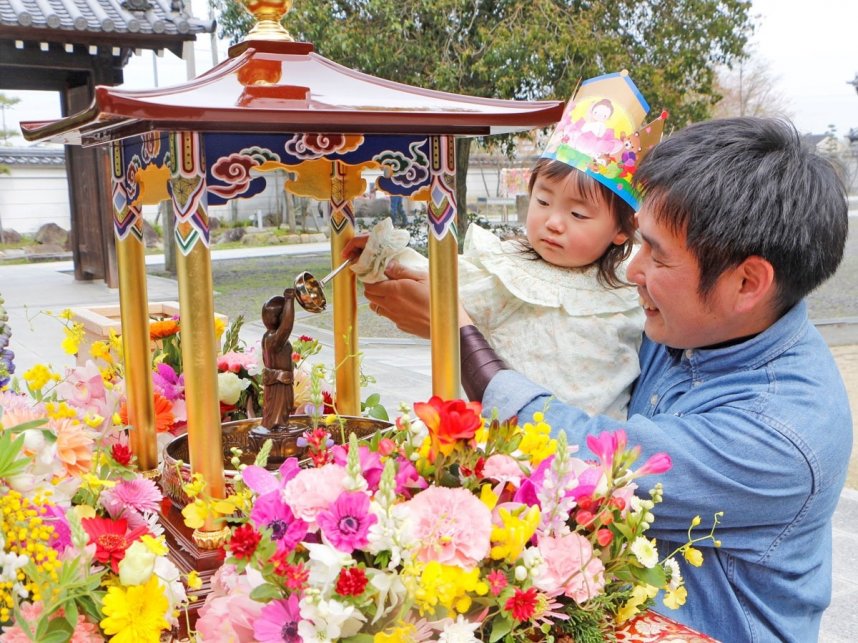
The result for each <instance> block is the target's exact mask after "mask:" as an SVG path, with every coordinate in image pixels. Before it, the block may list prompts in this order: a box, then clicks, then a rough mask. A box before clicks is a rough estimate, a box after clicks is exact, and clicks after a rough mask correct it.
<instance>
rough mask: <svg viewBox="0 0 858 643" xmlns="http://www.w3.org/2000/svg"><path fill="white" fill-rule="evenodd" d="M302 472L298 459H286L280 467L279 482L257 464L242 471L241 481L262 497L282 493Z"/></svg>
mask: <svg viewBox="0 0 858 643" xmlns="http://www.w3.org/2000/svg"><path fill="white" fill-rule="evenodd" d="M300 470H301V468H300V467H299V466H298V458H286V460H284V462H283V464H281V465H280V469H278V473H279V474H280V479H279V480H278V479H277V476H275V475H274V474H273V473H271V472H270V471H269V470H268V469H265V468H264V467H260V466H258V465H255V464H251V465H249V466H247V467H245V468H244V469H242V471H241V479H242V480H243V481H244V484H246V485H247V486H248V488H249V489H250V490H251V491H252V492H253V493H255V494H256V495H258V496H262V495H265V494H266V493H271V492H272V491H276V490H281V491H282V490H283V487H284V486H286V483H287V482H289V481H290V480H291V479H292V478H294V477H295V476H296V475H298V471H300Z"/></svg>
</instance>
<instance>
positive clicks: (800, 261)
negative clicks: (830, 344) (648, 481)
mask: <svg viewBox="0 0 858 643" xmlns="http://www.w3.org/2000/svg"><path fill="white" fill-rule="evenodd" d="M636 181H637V183H638V184H639V186H640V188H641V189H642V190H643V192H644V195H645V198H644V202H643V205H642V208H641V210H640V212H639V213H638V225H639V233H640V238H641V247H640V250H639V251H638V253H637V255H636V256H635V258H634V259H633V260H632V261H631V263H630V264H629V266H628V273H627V274H628V278H629V279H630V280H631V281H632V282H633V283H634V284H635V285H637V287H638V291H639V294H640V299H641V304H642V306H643V308H644V311H645V313H646V324H645V327H644V332H645V339H644V341H643V345H642V347H641V350H640V364H641V375H640V377H639V379H638V381H637V383H636V386H635V389H634V391H633V395H632V399H631V403H630V407H629V419H628V420H627V421H626V422H625V423H623V424H620V423H618V422H617V421H616V420H612V419H610V418H607V417H603V416H595V417H590V416H588V415H587V414H585V413H584V412H583V411H581V410H580V409H577V408H574V407H570V406H567V405H563V404H560V403H558V402H554V401H551V394H550V392H549V391H547V390H545V389H543V388H541V387H539V386H537V385H535V384H533V383H532V382H529V381H528V380H526V379H525V378H523V377H522V376H520V375H518V374H517V373H515V372H514V371H513V370H509V367H508V366H507V365H505V364H503V363H502V362H501V361H500V360H498V359H497V358H496V356H495V355H493V353H492V351H491V348H490V347H489V345H488V344H487V343H486V342H485V340H483V339H482V337H481V336H480V335H479V333H478V332H477V331H476V329H474V328H473V327H472V326H469V325H468V322H469V320H468V319H467V316H464V317H460V325H461V326H462V351H461V352H462V362H463V380H464V382H465V385H466V390H468V391H469V395H471V396H473V397H476V398H478V399H482V402H483V406H484V408H486V409H491V408H497V409H498V410H499V411H500V415H501V416H502V417H507V416H512V415H518V416H519V417H522V418H528V417H530V416H531V415H532V414H533V413H534V412H535V411H538V410H542V409H543V407H544V406H545V405H546V404H548V405H549V409H548V412H547V413H546V420H547V421H548V422H549V423H550V424H551V425H552V426H553V427H554V429H555V430H566V432H567V433H568V435H569V438H570V442H572V443H584V438H585V436H586V435H587V434H593V433H597V432H599V431H603V430H606V429H611V428H619V427H621V426H622V427H624V428H625V430H626V432H627V433H628V437H629V443H630V444H640V445H642V447H643V454H642V457H646V456H648V455H651V454H653V453H656V452H659V451H666V452H667V453H669V454H670V456H671V458H672V460H673V468H672V469H671V471H670V472H668V473H666V474H664V475H663V476H661V477H660V479H661V480H662V481H663V483H664V489H665V502H664V503H663V504H662V505H660V506H659V512H658V515H657V517H656V521H655V523H654V525H653V528H652V530H651V532H650V533H652V535H654V536H655V537H657V538H658V539H659V543H660V548H661V551H662V553H663V554H664V553H667V552H670V551H672V550H673V549H674V548H675V547H677V546H679V545H681V544H682V543H683V542H684V541H685V534H686V530H687V528H688V524H689V520H690V519H691V517H693V516H694V515H697V514H700V515H702V516H704V517H706V516H712V515H713V514H714V513H715V512H717V511H724V512H725V515H724V518H723V522H722V524H721V526H720V527H719V529H718V532H717V537H718V538H719V539H720V540H721V543H722V546H721V548H719V549H710V550H709V551H708V552H707V560H706V562H705V563H704V565H703V566H702V567H700V568H693V569H691V568H688V567H686V569H685V570H684V575H685V578H686V587H687V589H688V600H687V603H686V604H685V605H684V606H683V607H682V608H681V609H680V610H679V611H677V612H669V613H670V615H671V616H672V617H674V618H678V619H679V620H681V621H683V622H685V623H686V624H688V625H690V626H692V627H694V628H697V629H699V630H701V631H703V632H705V633H707V634H709V635H712V636H714V637H716V638H718V639H720V640H723V641H730V642H731V643H733V642H740V641H796V642H801V643H805V642H807V641H815V640H817V637H818V631H819V623H820V618H821V615H822V612H823V610H824V609H825V608H826V607H827V605H828V603H829V601H830V597H831V516H832V514H833V512H834V508H835V506H836V504H837V501H838V498H839V495H840V491H841V489H842V487H843V482H844V479H845V474H846V468H847V463H848V459H849V454H850V451H851V445H852V419H851V416H850V412H849V404H848V399H847V396H846V391H845V389H844V386H843V383H842V380H841V378H840V375H839V373H838V371H837V367H836V365H835V363H834V360H833V358H832V356H831V354H830V352H829V350H828V348H827V347H826V345H825V342H824V341H823V339H822V338H821V336H820V335H819V333H818V332H817V331H816V329H815V328H814V327H813V326H812V325H811V324H810V322H809V321H808V317H807V307H806V304H805V303H804V301H803V298H804V296H805V295H807V294H808V293H809V292H810V291H811V290H813V289H814V288H815V287H817V286H818V285H819V284H821V283H822V282H823V281H825V279H827V278H828V277H830V276H831V275H832V274H833V273H834V272H835V270H836V269H837V266H838V265H839V263H840V260H841V258H842V254H843V248H844V244H845V240H846V234H847V221H848V219H847V206H846V199H845V192H844V189H843V186H842V184H841V182H840V181H839V180H838V178H837V176H836V174H835V172H834V170H833V168H832V167H831V166H830V165H829V164H828V163H827V162H826V161H825V160H824V159H822V158H820V157H818V156H816V155H814V154H812V153H810V152H808V151H807V150H805V149H803V148H802V145H801V142H800V139H799V136H798V133H797V132H796V131H795V129H794V128H793V127H792V126H791V125H790V124H788V123H786V122H782V121H777V120H768V119H751V118H742V119H725V120H719V121H710V122H707V123H701V124H697V125H693V126H691V127H688V128H686V129H685V130H683V131H681V132H678V133H677V134H675V135H673V136H672V137H671V138H670V139H667V140H666V141H664V142H662V143H660V144H659V145H657V146H656V147H655V148H654V149H653V151H652V152H650V154H649V155H648V156H647V158H646V159H645V160H644V161H643V162H642V164H641V166H640V168H639V170H638V173H637V177H636ZM389 274H390V276H391V277H392V278H393V279H392V280H391V281H387V282H381V283H378V284H375V285H373V286H371V287H370V286H367V287H366V294H367V297H368V298H369V299H370V301H371V302H372V308H373V309H374V310H378V311H379V312H380V313H381V314H384V315H385V316H388V317H390V318H391V319H393V320H394V321H395V322H397V325H399V326H400V327H402V328H403V329H405V330H408V331H410V332H416V333H417V334H423V335H424V336H425V334H427V332H426V331H428V323H425V322H424V319H423V317H424V316H427V315H428V313H426V312H424V309H425V308H427V307H428V306H427V302H428V289H427V287H426V282H425V276H422V275H418V274H415V273H411V272H409V271H405V270H402V269H398V268H396V267H394V268H393V269H391V270H390V273H389ZM402 277H405V279H402ZM462 312H463V311H460V316H461V315H462ZM512 366H513V367H514V365H512Z"/></svg>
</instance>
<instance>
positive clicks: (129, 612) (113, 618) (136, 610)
mask: <svg viewBox="0 0 858 643" xmlns="http://www.w3.org/2000/svg"><path fill="white" fill-rule="evenodd" d="M168 607H169V603H168V602H167V597H166V596H164V590H163V589H161V586H160V585H159V584H158V578H157V577H156V576H154V575H153V576H152V577H151V578H149V580H148V581H147V582H146V584H145V585H132V586H131V587H128V588H125V587H122V586H119V587H116V586H114V587H111V588H109V589H108V590H107V594H106V595H105V597H104V604H103V611H104V614H105V617H104V618H103V619H102V620H101V623H100V625H101V627H102V629H103V630H104V633H105V634H111V635H113V636H111V638H110V641H111V643H148V642H149V641H151V642H152V643H157V642H158V641H159V640H160V638H161V632H163V631H164V630H166V629H168V628H169V627H170V624H169V623H168V622H167V619H166V618H164V615H165V614H166V613H167V608H168Z"/></svg>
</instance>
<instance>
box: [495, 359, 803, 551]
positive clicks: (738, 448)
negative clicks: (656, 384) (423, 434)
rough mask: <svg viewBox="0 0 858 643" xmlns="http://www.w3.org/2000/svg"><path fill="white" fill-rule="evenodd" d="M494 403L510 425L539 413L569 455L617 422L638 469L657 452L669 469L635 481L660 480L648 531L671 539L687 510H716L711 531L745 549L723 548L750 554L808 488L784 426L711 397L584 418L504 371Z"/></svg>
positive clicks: (773, 536) (680, 534) (683, 525)
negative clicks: (717, 520) (636, 449)
mask: <svg viewBox="0 0 858 643" xmlns="http://www.w3.org/2000/svg"><path fill="white" fill-rule="evenodd" d="M494 408H497V409H498V411H499V415H500V417H501V418H505V417H511V416H513V415H515V416H517V417H518V418H519V423H520V424H521V423H523V422H525V421H530V420H531V418H532V417H533V414H534V413H535V412H537V411H544V412H545V421H546V422H548V424H549V425H550V426H551V427H552V430H553V432H554V434H555V435H557V434H558V433H559V432H560V431H564V432H565V433H566V435H567V438H568V442H569V444H572V445H579V446H580V447H581V449H582V452H581V453H580V454H579V455H578V457H581V458H584V459H587V458H590V457H592V454H590V453H589V452H588V451H587V448H586V437H587V436H588V435H597V434H599V433H600V432H602V431H615V430H618V429H623V430H624V431H625V432H626V434H627V436H628V443H629V445H631V446H635V445H639V446H640V447H641V456H640V458H639V460H638V462H637V466H638V467H640V466H642V465H643V463H644V462H646V459H647V458H648V457H650V456H652V455H654V454H656V453H659V452H664V453H667V454H668V455H669V456H670V457H671V460H672V463H673V465H672V467H671V470H670V471H668V472H666V473H663V474H659V475H654V476H651V477H645V478H642V479H641V480H640V481H639V483H638V484H639V485H640V487H641V489H644V490H645V489H649V488H651V485H653V484H655V482H662V483H663V485H664V498H665V501H664V503H663V504H661V505H658V506H657V507H656V509H655V510H654V512H653V513H654V514H655V515H656V521H655V522H654V523H653V527H652V530H651V534H652V535H653V536H655V537H658V538H661V539H665V540H669V541H672V542H683V541H684V540H685V537H686V531H687V529H688V526H689V523H690V521H691V519H692V518H693V517H694V516H695V515H700V516H702V517H703V518H704V520H706V519H707V518H708V519H710V520H711V516H712V515H713V514H715V513H716V512H718V511H724V512H725V516H724V518H723V522H722V525H721V526H720V527H719V534H720V536H721V538H722V540H724V542H725V546H726V547H730V546H731V544H733V540H732V539H731V538H730V535H731V533H736V534H741V536H742V537H741V542H743V543H745V544H746V548H745V549H744V550H743V551H741V552H735V551H734V552H732V553H733V554H736V555H740V556H742V557H744V558H746V559H747V560H749V561H752V562H756V561H759V560H760V559H761V558H762V557H764V556H765V555H766V553H767V551H768V548H769V547H770V546H773V545H774V544H775V543H776V542H777V541H778V539H779V538H781V537H782V535H783V531H784V530H785V529H786V528H787V527H788V526H789V525H790V524H792V523H793V522H794V521H796V520H799V519H800V516H801V514H802V511H803V509H804V507H805V505H806V503H807V502H808V500H809V498H810V497H811V494H812V492H813V487H814V480H815V475H814V468H813V466H812V463H810V462H808V460H807V458H806V454H805V453H803V452H802V451H801V450H800V449H799V448H798V446H797V445H796V444H795V442H794V441H793V440H791V439H790V433H789V431H788V430H779V429H778V428H777V427H776V426H773V423H772V422H771V421H770V420H769V419H768V418H766V417H765V416H762V415H759V414H757V413H755V412H753V411H751V410H744V409H742V408H741V406H740V405H735V406H728V405H721V406H718V405H713V407H712V409H711V410H709V411H706V412H701V413H689V414H688V415H683V414H681V413H677V414H673V413H663V414H657V415H654V416H652V417H646V416H644V415H641V414H636V415H633V416H631V417H630V418H629V419H628V420H627V421H625V422H621V421H618V420H615V419H613V418H610V417H607V416H589V415H587V414H586V413H585V412H584V411H582V410H581V409H578V408H576V407H573V406H569V405H566V404H562V403H560V402H558V401H557V400H555V399H553V398H552V395H551V393H550V392H549V391H547V390H545V389H544V388H542V387H540V386H538V385H536V384H534V383H533V382H531V381H529V380H528V379H527V378H525V377H524V376H523V375H520V374H519V373H516V372H515V371H511V370H504V371H501V372H499V373H498V374H496V375H495V376H494V377H493V378H492V380H491V382H490V383H489V385H488V387H487V389H486V393H485V395H484V397H483V410H484V411H483V412H484V413H486V414H488V413H489V412H490V411H491V410H492V409H494ZM644 495H645V494H644Z"/></svg>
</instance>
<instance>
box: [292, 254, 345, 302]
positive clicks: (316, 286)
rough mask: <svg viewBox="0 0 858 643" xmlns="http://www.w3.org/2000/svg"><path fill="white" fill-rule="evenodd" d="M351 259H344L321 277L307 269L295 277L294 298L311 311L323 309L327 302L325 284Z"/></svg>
mask: <svg viewBox="0 0 858 643" xmlns="http://www.w3.org/2000/svg"><path fill="white" fill-rule="evenodd" d="M352 261H353V259H346V260H345V261H343V262H342V263H341V264H340V265H339V266H337V267H336V268H334V269H333V270H331V272H329V273H328V274H327V275H325V276H324V277H322V278H321V279H316V278H315V277H314V276H313V275H312V274H310V273H309V272H307V271H304V272H302V273H301V274H300V275H298V276H297V277H295V299H297V300H298V303H299V304H301V307H302V308H303V309H304V310H306V311H308V312H311V313H320V312H322V311H323V310H325V306H326V305H327V303H328V302H327V300H326V299H325V291H324V290H323V288H324V286H325V284H327V283H328V282H329V281H330V280H331V279H333V278H334V277H336V276H337V275H338V274H340V272H341V271H342V270H343V268H345V267H346V266H348V265H349V264H350V263H351V262H352Z"/></svg>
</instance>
